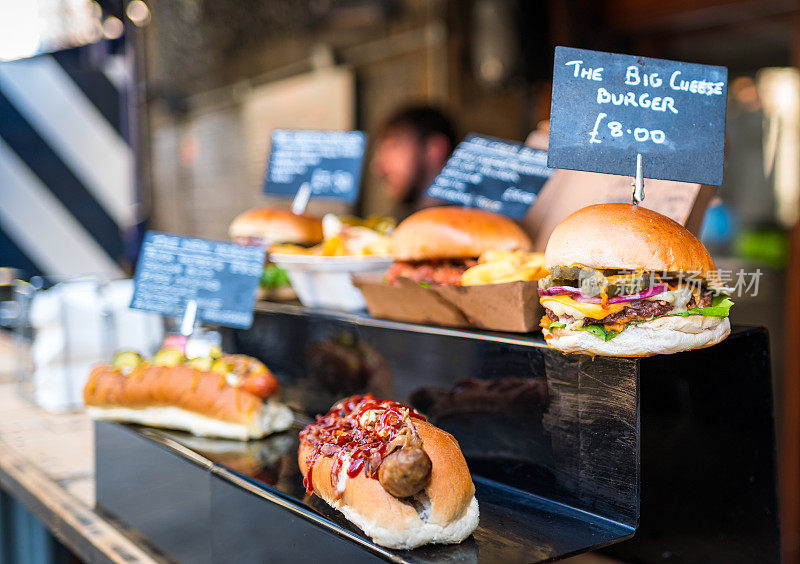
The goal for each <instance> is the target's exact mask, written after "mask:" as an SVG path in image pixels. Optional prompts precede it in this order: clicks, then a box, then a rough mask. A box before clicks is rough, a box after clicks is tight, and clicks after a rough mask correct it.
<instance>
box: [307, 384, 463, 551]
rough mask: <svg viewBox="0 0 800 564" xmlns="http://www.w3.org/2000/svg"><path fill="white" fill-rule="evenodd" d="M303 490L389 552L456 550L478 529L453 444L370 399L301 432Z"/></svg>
mask: <svg viewBox="0 0 800 564" xmlns="http://www.w3.org/2000/svg"><path fill="white" fill-rule="evenodd" d="M298 462H299V465H300V470H301V471H302V473H303V484H304V485H305V487H306V490H307V491H308V492H309V493H314V494H316V495H318V496H320V497H321V498H322V499H323V500H325V501H326V502H327V503H328V504H329V505H331V506H332V507H334V508H336V509H338V510H339V511H341V512H342V513H343V514H344V515H345V517H347V518H348V519H349V520H350V521H352V522H353V523H355V524H356V525H358V526H359V527H360V528H361V529H362V530H363V531H364V532H365V533H366V534H367V535H368V536H370V537H371V538H372V540H373V541H374V542H375V543H377V544H380V545H383V546H387V547H390V548H399V549H409V548H415V547H417V546H421V545H423V544H428V543H457V542H461V541H462V540H464V539H465V538H467V537H468V536H469V535H470V534H471V533H472V531H473V530H475V528H476V527H477V525H478V502H477V500H476V499H475V486H474V485H473V483H472V478H471V476H470V474H469V469H468V468H467V463H466V461H465V460H464V456H463V455H462V454H461V449H460V448H459V446H458V442H457V441H456V440H455V439H454V438H453V436H452V435H450V434H449V433H446V432H445V431H442V430H441V429H439V428H437V427H435V426H433V425H431V424H430V423H428V422H427V421H426V420H425V418H424V417H423V416H422V415H421V414H419V413H417V412H416V411H415V410H414V409H413V408H411V407H408V406H405V405H402V404H399V403H396V402H393V401H387V400H377V399H375V397H374V396H372V395H371V394H366V395H357V396H352V397H349V398H346V399H343V400H341V401H340V402H338V403H336V404H335V405H334V406H333V407H332V408H331V410H330V411H329V412H328V413H327V414H326V415H324V416H318V417H317V420H316V421H315V422H314V423H311V424H309V425H308V426H306V428H305V429H303V430H302V431H301V432H300V449H299V452H298Z"/></svg>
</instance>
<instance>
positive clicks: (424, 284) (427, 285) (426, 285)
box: [419, 282, 431, 288]
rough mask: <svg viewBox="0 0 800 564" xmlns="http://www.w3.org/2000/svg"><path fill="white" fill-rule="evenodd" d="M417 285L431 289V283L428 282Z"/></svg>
mask: <svg viewBox="0 0 800 564" xmlns="http://www.w3.org/2000/svg"><path fill="white" fill-rule="evenodd" d="M419 285H420V286H422V287H423V288H430V287H431V283H430V282H419Z"/></svg>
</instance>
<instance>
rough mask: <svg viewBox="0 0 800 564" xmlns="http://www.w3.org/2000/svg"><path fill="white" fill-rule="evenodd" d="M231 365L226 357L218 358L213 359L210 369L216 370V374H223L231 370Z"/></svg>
mask: <svg viewBox="0 0 800 564" xmlns="http://www.w3.org/2000/svg"><path fill="white" fill-rule="evenodd" d="M232 369H233V366H232V365H231V363H230V362H228V360H227V359H226V358H218V359H217V360H215V361H214V364H213V365H212V366H211V371H212V372H216V373H217V374H222V375H223V376H224V375H225V374H227V373H228V372H231V371H232Z"/></svg>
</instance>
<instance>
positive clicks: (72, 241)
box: [0, 44, 141, 277]
mask: <svg viewBox="0 0 800 564" xmlns="http://www.w3.org/2000/svg"><path fill="white" fill-rule="evenodd" d="M104 48H105V47H104V46H103V45H102V44H98V45H90V46H86V47H80V48H77V49H69V50H66V51H63V52H59V53H54V54H52V55H42V56H38V57H34V58H31V59H25V60H19V61H12V62H5V63H0V266H14V267H17V268H20V269H22V270H23V271H24V272H25V273H26V274H28V275H32V274H50V275H59V276H80V275H84V274H98V275H101V276H104V277H118V276H121V275H122V274H123V272H122V269H121V268H120V267H119V266H118V263H119V262H122V261H125V260H126V258H130V257H131V256H135V252H136V250H137V249H138V244H137V242H136V241H133V240H127V239H131V238H136V233H138V232H139V231H141V229H140V227H141V226H139V225H137V223H136V221H137V218H136V215H135V210H136V192H135V188H134V187H135V183H134V180H135V179H134V177H133V173H134V167H133V165H134V159H133V152H132V150H131V148H130V147H129V145H128V143H127V142H126V140H125V138H124V135H125V130H126V120H127V114H126V112H125V110H124V107H123V105H122V103H121V102H122V100H123V98H124V96H125V88H126V86H127V84H128V83H129V82H128V81H129V76H130V75H129V73H128V69H127V67H126V64H125V63H124V61H123V56H119V55H117V56H106V57H103V56H102V55H103V49H104ZM98 55H100V56H99V57H98ZM97 63H100V64H102V65H103V67H102V68H99V67H98V66H97ZM114 64H116V67H114Z"/></svg>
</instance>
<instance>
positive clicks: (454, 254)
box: [392, 206, 531, 261]
mask: <svg viewBox="0 0 800 564" xmlns="http://www.w3.org/2000/svg"><path fill="white" fill-rule="evenodd" d="M490 249H494V250H501V251H513V250H516V249H522V250H525V251H529V250H530V249H531V240H530V238H529V237H528V236H527V235H526V234H525V232H524V231H523V230H522V228H520V226H519V225H517V224H516V223H514V221H512V220H511V219H509V218H507V217H505V216H503V215H500V214H496V213H492V212H488V211H483V210H478V209H474V208H460V207H456V206H443V207H435V208H427V209H424V210H421V211H418V212H416V213H415V214H413V215H411V216H410V217H408V218H407V219H406V220H405V221H403V222H402V223H400V225H398V226H397V228H396V229H395V230H394V233H393V234H392V258H394V260H397V261H421V260H437V259H463V258H477V257H479V256H480V255H481V254H483V253H484V251H488V250H490Z"/></svg>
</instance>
